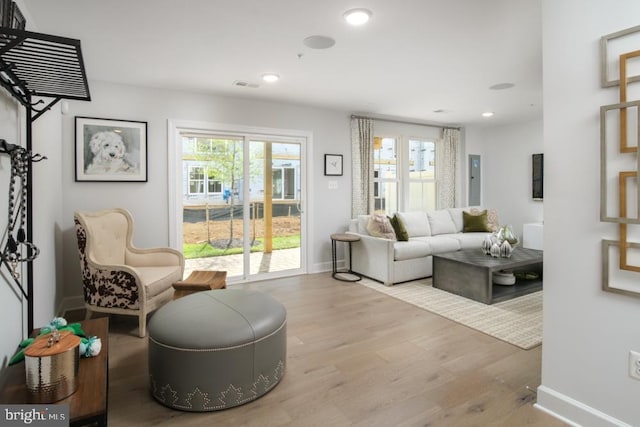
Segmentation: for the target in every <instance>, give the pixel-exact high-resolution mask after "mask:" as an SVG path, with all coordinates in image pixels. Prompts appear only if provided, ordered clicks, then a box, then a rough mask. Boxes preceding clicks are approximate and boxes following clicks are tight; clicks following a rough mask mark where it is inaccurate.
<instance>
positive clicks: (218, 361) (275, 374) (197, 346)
mask: <svg viewBox="0 0 640 427" xmlns="http://www.w3.org/2000/svg"><path fill="white" fill-rule="evenodd" d="M286 322H287V313H286V311H285V309H284V307H283V305H282V304H281V303H279V302H278V301H276V300H275V299H274V298H273V297H271V296H269V295H267V294H265V293H262V292H257V291H246V290H241V289H221V290H214V291H205V292H198V293H195V294H192V295H188V296H186V297H183V298H180V299H177V300H175V301H171V302H170V303H168V304H167V305H165V306H164V307H162V308H160V309H159V310H157V311H156V313H155V314H154V315H153V317H152V318H151V320H150V322H149V383H150V387H151V394H152V395H153V397H154V398H156V399H157V400H158V401H159V402H160V403H162V404H163V405H166V406H168V407H170V408H175V409H180V410H184V411H216V410H220V409H226V408H231V407H233V406H238V405H242V404H243V403H247V402H250V401H252V400H254V399H257V398H259V397H260V396H262V395H263V394H265V393H266V392H268V391H269V390H271V389H272V388H273V387H275V386H276V385H277V384H278V382H279V381H280V379H281V378H282V376H283V375H284V368H285V364H286V353H287V328H286Z"/></svg>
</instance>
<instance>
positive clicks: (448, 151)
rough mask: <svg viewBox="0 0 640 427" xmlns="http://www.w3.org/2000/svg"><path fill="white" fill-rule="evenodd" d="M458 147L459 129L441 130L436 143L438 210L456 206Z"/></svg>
mask: <svg viewBox="0 0 640 427" xmlns="http://www.w3.org/2000/svg"><path fill="white" fill-rule="evenodd" d="M459 147H460V130H459V129H450V128H445V129H442V138H441V139H440V140H439V141H437V142H436V182H437V184H436V185H437V189H438V199H437V201H436V203H437V205H436V206H437V208H438V209H445V208H453V207H455V204H456V174H457V169H458V167H457V164H458V151H459Z"/></svg>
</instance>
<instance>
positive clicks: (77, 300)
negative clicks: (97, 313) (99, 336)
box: [56, 295, 84, 317]
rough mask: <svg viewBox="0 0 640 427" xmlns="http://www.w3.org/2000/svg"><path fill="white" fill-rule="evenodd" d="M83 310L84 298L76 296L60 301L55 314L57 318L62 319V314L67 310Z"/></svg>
mask: <svg viewBox="0 0 640 427" xmlns="http://www.w3.org/2000/svg"><path fill="white" fill-rule="evenodd" d="M82 308H84V297H83V296H82V295H78V296H75V297H66V298H63V299H62V302H61V303H60V305H59V306H58V309H57V310H56V313H58V314H57V315H58V316H61V317H64V314H65V313H66V312H67V311H69V310H78V309H82Z"/></svg>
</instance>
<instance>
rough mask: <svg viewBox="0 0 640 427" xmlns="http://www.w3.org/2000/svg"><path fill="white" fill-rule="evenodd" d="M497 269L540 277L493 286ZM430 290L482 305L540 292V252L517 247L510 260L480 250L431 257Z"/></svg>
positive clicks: (466, 250) (467, 250) (465, 250)
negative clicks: (449, 293)
mask: <svg viewBox="0 0 640 427" xmlns="http://www.w3.org/2000/svg"><path fill="white" fill-rule="evenodd" d="M500 270H510V271H531V272H536V273H538V275H539V278H538V279H534V280H517V281H516V284H515V285H494V284H493V273H494V272H496V271H500ZM433 287H434V288H438V289H442V290H445V291H448V292H451V293H454V294H456V295H460V296H463V297H466V298H469V299H472V300H475V301H479V302H482V303H484V304H493V303H496V302H500V301H504V300H508V299H511V298H515V297H519V296H522V295H526V294H529V293H531V292H536V291H539V290H541V289H542V251H538V250H535V249H527V248H520V247H518V248H516V249H515V250H514V251H513V254H512V255H511V258H494V257H492V256H489V255H485V254H484V253H483V252H482V249H480V248H478V249H464V250H461V251H455V252H447V253H443V254H439V255H434V256H433Z"/></svg>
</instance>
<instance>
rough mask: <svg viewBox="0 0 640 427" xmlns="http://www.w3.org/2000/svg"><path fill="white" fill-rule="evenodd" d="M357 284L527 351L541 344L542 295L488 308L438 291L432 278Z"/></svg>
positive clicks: (515, 299)
mask: <svg viewBox="0 0 640 427" xmlns="http://www.w3.org/2000/svg"><path fill="white" fill-rule="evenodd" d="M357 283H359V284H361V285H363V286H366V287H368V288H370V289H373V290H376V291H378V292H381V293H383V294H386V295H389V296H392V297H394V298H397V299H399V300H402V301H405V302H408V303H409V304H412V305H415V306H416V307H420V308H422V309H424V310H427V311H430V312H432V313H435V314H439V315H440V316H443V317H446V318H447V319H450V320H453V321H455V322H458V323H461V324H463V325H465V326H468V327H470V328H473V329H475V330H477V331H480V332H483V333H485V334H487V335H491V336H492V337H495V338H498V339H500V340H502V341H505V342H508V343H509V344H513V345H515V346H517V347H520V348H522V349H525V350H528V349H530V348H533V347H536V346H538V345H540V344H542V291H539V292H534V293H531V294H528V295H524V296H522V297H519V298H514V299H511V300H508V301H503V302H499V303H496V304H492V305H486V304H482V303H479V302H476V301H473V300H470V299H467V298H464V297H461V296H458V295H454V294H452V293H449V292H446V291H442V290H440V289H435V288H433V287H432V286H431V278H428V279H422V280H416V281H413V282H407V283H399V284H397V285H394V286H385V285H383V284H381V283H379V282H376V281H373V280H370V279H366V278H364V279H362V280H361V281H359V282H357Z"/></svg>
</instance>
